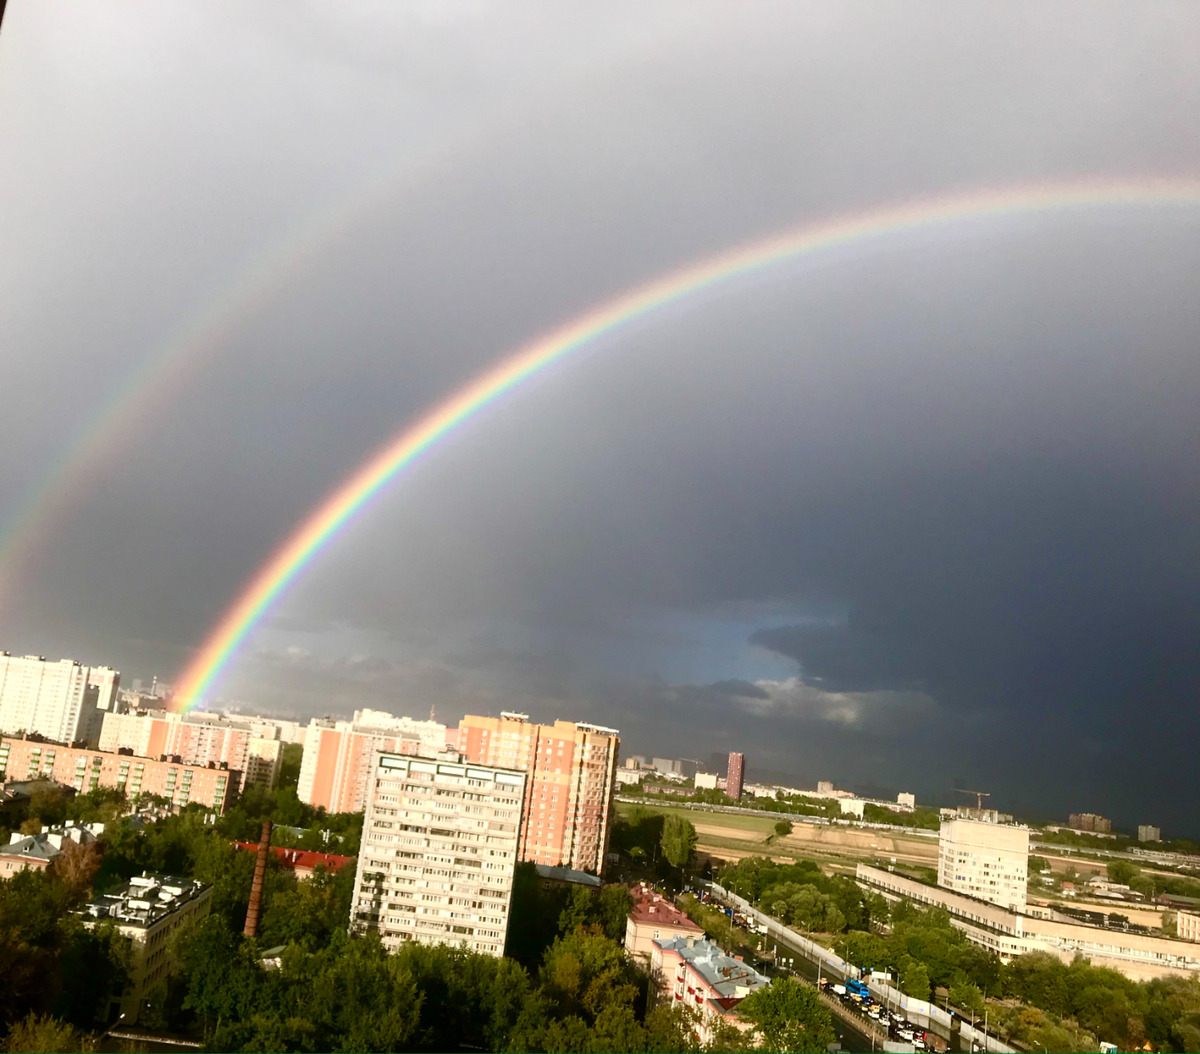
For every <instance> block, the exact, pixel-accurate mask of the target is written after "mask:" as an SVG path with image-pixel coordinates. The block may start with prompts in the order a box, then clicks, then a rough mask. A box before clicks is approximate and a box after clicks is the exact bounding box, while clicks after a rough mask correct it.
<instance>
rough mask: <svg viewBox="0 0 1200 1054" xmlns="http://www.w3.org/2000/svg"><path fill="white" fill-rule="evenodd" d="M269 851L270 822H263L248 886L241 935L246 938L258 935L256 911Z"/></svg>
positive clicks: (260, 896)
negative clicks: (244, 923) (244, 921)
mask: <svg viewBox="0 0 1200 1054" xmlns="http://www.w3.org/2000/svg"><path fill="white" fill-rule="evenodd" d="M270 849H271V821H270V820H263V826H262V841H260V842H259V843H258V858H257V859H256V860H255V861H254V881H253V883H251V885H250V906H249V907H248V908H246V926H245V929H243V930H242V933H243V934H244V935H245V936H247V937H255V936H257V935H258V910H259V907H260V906H261V904H262V888H263V875H264V874H266V870H267V853H268V852H270Z"/></svg>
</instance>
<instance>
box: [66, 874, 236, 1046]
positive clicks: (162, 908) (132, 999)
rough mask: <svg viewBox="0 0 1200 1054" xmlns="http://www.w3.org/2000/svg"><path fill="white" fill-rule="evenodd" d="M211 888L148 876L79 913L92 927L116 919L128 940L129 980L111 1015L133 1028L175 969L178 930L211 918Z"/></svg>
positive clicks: (103, 895) (190, 882) (201, 883)
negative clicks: (153, 994)
mask: <svg viewBox="0 0 1200 1054" xmlns="http://www.w3.org/2000/svg"><path fill="white" fill-rule="evenodd" d="M212 892H213V890H212V886H211V885H209V884H208V883H206V882H196V881H193V880H192V879H188V878H176V877H174V876H172V875H149V874H145V873H143V874H142V875H140V876H137V877H134V878H131V879H130V880H129V881H128V882H127V883H125V884H124V885H121V886H118V887H117V888H116V889H115V890H113V891H112V892H110V893H104V894H101V895H100V896H98V897H96V899H95V900H93V901H92V902H91V903H90V904H89V905H88V906H87V907H86V908H84V909H83V911H81V912H80V913H79V915H80V917H81V918H82V919H83V922H84V924H85V925H87V926H95V925H96V924H97V923H99V922H103V921H104V920H107V919H111V920H112V921H113V923H115V925H116V927H117V932H118V933H120V934H121V936H123V937H125V938H126V939H127V940H128V941H129V947H130V961H129V981H128V983H127V984H126V986H125V990H124V992H122V993H121V995H120V997H119V998H118V1000H117V1002H118V1004H119V1006H118V1007H114V1008H110V1009H109V1012H108V1014H107V1015H106V1017H108V1018H110V1019H111V1018H115V1017H117V1015H118V1013H119V1014H121V1015H123V1017H122V1024H126V1025H131V1024H134V1023H135V1022H136V1021H137V1019H138V1016H139V1014H140V1013H141V1011H142V1007H143V1006H144V1005H145V1003H146V998H147V996H149V994H150V993H151V992H152V991H153V990H154V987H155V985H157V984H158V983H159V982H160V981H162V980H163V979H164V978H165V977H166V976H167V973H168V972H169V970H170V969H171V966H172V965H173V963H172V955H173V952H174V944H175V942H174V941H172V940H171V938H172V937H173V936H174V935H175V934H176V933H177V932H179V930H180V929H181V928H182V927H184V926H187V925H191V924H192V923H195V922H199V921H200V920H201V919H203V918H204V917H205V916H206V915H208V913H209V910H210V907H211V902H212Z"/></svg>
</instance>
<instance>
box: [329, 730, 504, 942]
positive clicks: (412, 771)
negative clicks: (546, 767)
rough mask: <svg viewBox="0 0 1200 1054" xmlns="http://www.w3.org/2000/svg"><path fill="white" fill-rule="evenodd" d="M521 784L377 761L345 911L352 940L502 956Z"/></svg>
mask: <svg viewBox="0 0 1200 1054" xmlns="http://www.w3.org/2000/svg"><path fill="white" fill-rule="evenodd" d="M525 783H526V774H525V773H524V772H519V771H513V770H511V769H507V768H498V767H495V766H490V765H476V764H471V763H468V762H466V761H464V760H463V759H462V756H461V755H460V754H457V753H451V752H444V753H443V756H442V757H441V758H421V757H414V756H411V755H404V754H397V753H388V752H377V753H376V754H375V757H374V765H373V767H372V770H371V780H370V793H369V796H368V800H367V806H366V815H365V817H364V819H363V838H362V847H361V849H360V850H359V856H358V870H357V873H356V875H355V883H354V900H353V902H352V905H351V909H350V919H351V923H350V924H351V928H352V929H353V930H358V931H362V930H367V929H378V931H379V934H380V936H381V937H382V939H383V943H384V945H385V946H386V947H388V948H389V949H393V950H394V949H395V948H396V947H398V946H399V945H400V944H401V943H403V942H404V941H419V942H421V943H424V944H458V945H461V946H462V947H464V948H468V949H470V950H471V951H476V952H481V953H483V954H485V955H494V956H497V957H499V956H502V955H503V954H504V941H505V936H506V934H507V930H508V916H509V908H510V904H511V900H512V885H513V872H514V870H515V869H516V866H517V845H518V839H519V836H520V828H521V803H522V802H523V801H524V798H525Z"/></svg>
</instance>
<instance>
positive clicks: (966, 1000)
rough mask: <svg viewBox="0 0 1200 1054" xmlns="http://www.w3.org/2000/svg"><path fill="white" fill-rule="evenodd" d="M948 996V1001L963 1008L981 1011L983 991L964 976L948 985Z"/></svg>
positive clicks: (978, 1012) (977, 1012)
mask: <svg viewBox="0 0 1200 1054" xmlns="http://www.w3.org/2000/svg"><path fill="white" fill-rule="evenodd" d="M948 997H949V999H950V1002H952V1003H953V1004H954V1005H955V1006H957V1007H959V1008H961V1009H963V1010H967V1011H970V1012H973V1013H976V1014H982V1013H983V993H982V992H981V991H980V990H979V989H978V988H977V987H976V986H975V985H973V984H971V982H970V981H968V980H966V979H965V978H964V979H963V980H961V981H959V982H957V983H956V984H952V985H951V986H950V992H949V996H948Z"/></svg>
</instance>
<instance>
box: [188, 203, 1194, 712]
mask: <svg viewBox="0 0 1200 1054" xmlns="http://www.w3.org/2000/svg"><path fill="white" fill-rule="evenodd" d="M1196 204H1200V180H1190V179H1141V180H1106V181H1101V180H1092V181H1087V182H1075V183H1067V184H1061V183H1060V184H1050V185H1036V186H1018V187H1010V188H1004V189H989V190H981V191H974V192H970V193H964V194H956V195H950V196H944V197H937V198H931V199H923V200H918V201H915V202H908V203H905V204H900V205H894V206H889V207H884V208H877V209H872V210H870V211H867V212H860V213H857V214H854V215H850V216H841V217H836V218H833V219H830V220H826V221H824V222H820V223H815V224H811V225H807V226H803V227H800V228H799V229H795V230H790V231H787V232H784V233H781V234H776V235H774V236H772V237H768V238H765V239H763V240H760V241H755V242H751V243H749V244H746V245H742V246H739V247H736V248H734V249H732V250H729V251H727V252H723V253H721V254H719V255H717V256H715V257H712V258H709V259H706V260H702V261H700V262H699V263H693V264H691V265H689V266H686V267H683V268H681V269H680V270H677V271H674V272H672V273H670V274H667V275H666V276H664V277H660V278H657V279H654V280H652V281H649V282H647V283H645V284H643V285H640V286H638V287H636V288H634V289H632V290H629V291H628V292H625V293H623V294H622V295H620V296H618V297H616V298H615V299H613V300H610V301H608V302H607V303H605V304H602V305H600V306H599V307H595V308H592V309H591V310H589V311H586V312H585V313H583V314H582V315H579V316H577V317H576V318H574V319H572V320H571V321H569V322H567V323H566V324H565V325H563V326H560V327H559V328H558V329H555V330H554V331H553V332H551V333H548V334H546V335H544V336H541V337H538V338H537V339H535V340H534V341H532V342H531V343H529V344H526V345H525V346H524V347H521V348H519V349H517V350H516V351H515V352H514V353H512V354H511V355H509V356H508V357H507V358H505V359H503V360H502V361H501V362H499V363H498V364H497V365H496V366H494V367H493V368H492V369H490V370H488V371H487V372H486V373H484V374H482V375H481V376H479V377H476V378H475V379H474V380H473V381H471V382H470V383H469V384H467V385H466V386H465V387H463V388H461V389H459V390H458V391H456V392H455V393H454V394H452V395H451V396H450V397H449V398H448V399H446V400H445V401H444V402H442V403H441V404H440V405H438V406H436V407H434V408H433V409H432V410H431V411H430V412H429V413H428V414H427V415H426V416H424V417H422V418H421V419H420V420H418V421H416V422H415V423H414V424H411V425H410V426H409V427H407V428H405V429H404V430H403V431H401V432H400V433H399V434H398V435H397V436H395V437H394V438H393V439H392V440H391V441H390V442H388V443H387V444H386V445H384V446H383V447H382V448H381V449H380V450H378V451H377V452H376V453H375V454H374V455H373V456H372V457H371V458H369V459H368V460H367V461H366V462H365V463H364V464H363V465H362V466H361V467H360V468H359V469H358V470H357V471H355V472H354V474H353V475H352V476H350V478H349V479H347V480H346V481H345V482H343V483H342V484H341V485H340V486H339V487H338V488H337V489H336V490H335V491H334V492H333V493H332V494H331V495H330V496H329V497H328V498H327V499H326V500H325V501H324V502H322V503H321V505H320V506H318V507H317V508H316V509H315V510H314V511H313V512H312V513H311V514H310V515H309V516H308V517H307V518H306V519H305V520H304V521H303V522H302V523H301V524H300V525H299V526H298V527H297V528H296V529H295V530H294V531H293V532H292V534H291V535H289V536H288V537H287V539H286V540H285V541H284V543H283V545H282V546H280V548H279V549H277V550H276V551H275V552H274V553H273V554H272V555H271V557H270V559H269V560H268V561H267V562H266V563H265V564H264V565H263V566H262V567H261V568H260V569H259V570H258V571H257V572H256V573H255V574H254V576H253V577H252V578H251V579H250V581H249V583H248V584H247V585H246V586H245V588H244V589H243V590H242V591H241V593H240V594H239V595H238V597H237V599H236V600H235V601H234V603H233V605H232V606H231V607H230V608H229V609H228V610H227V611H226V612H225V613H224V614H223V615H222V616H221V618H220V620H219V621H218V622H217V624H216V625H215V626H214V627H213V628H212V630H211V631H210V633H209V634H208V637H207V638H206V639H205V641H204V643H203V644H202V645H201V647H200V648H199V650H198V651H197V652H196V653H195V655H194V657H193V658H192V660H191V662H190V663H189V664H188V665H187V667H186V668H185V669H184V670H183V671H182V672H181V673H180V675H179V676H178V678H177V680H176V695H175V702H176V706H177V707H179V708H180V709H184V710H187V709H191V708H193V707H195V706H196V705H197V704H198V703H199V702H200V701H201V700H202V698H203V697H204V695H205V693H206V692H208V691H209V690H210V689H211V688H212V686H213V684H214V682H215V681H216V679H217V677H218V676H219V675H220V674H221V672H222V671H223V670H224V669H225V667H226V666H227V665H228V664H229V661H230V659H231V658H232V657H233V655H234V653H235V652H236V651H237V648H238V646H239V645H240V644H241V643H242V641H243V640H245V638H246V636H247V635H248V634H249V633H250V632H251V631H252V630H253V629H254V627H255V626H256V625H257V624H258V622H259V621H260V620H261V619H262V618H263V616H264V615H265V614H266V613H267V611H268V610H269V609H270V607H271V605H272V604H273V603H274V601H275V600H276V599H278V597H279V596H280V594H281V593H282V592H283V591H284V589H285V588H286V587H287V586H288V585H289V583H291V582H292V581H293V580H294V579H295V578H296V576H297V575H298V574H300V572H301V571H302V570H303V569H304V568H305V567H306V566H307V565H308V564H309V563H310V562H311V561H312V560H313V559H314V557H315V556H316V555H317V553H319V552H320V551H321V549H322V548H323V547H324V546H325V545H326V544H327V543H328V542H329V541H330V539H332V538H333V537H334V535H336V534H337V532H338V530H339V529H340V528H341V527H342V526H343V525H345V524H346V523H347V522H348V521H349V520H350V519H351V518H352V517H353V516H354V515H355V514H356V513H357V512H358V511H359V510H360V509H362V508H363V507H364V506H365V505H366V504H367V503H368V502H369V501H370V500H371V499H372V498H373V497H374V496H375V495H376V494H378V493H379V492H380V491H381V490H382V489H383V488H384V487H385V486H386V485H387V484H388V483H389V482H390V481H391V480H392V479H393V478H395V476H396V475H397V474H398V473H400V472H401V471H403V470H404V469H405V468H407V467H408V466H409V465H411V464H413V462H414V461H416V459H417V458H419V457H420V456H421V455H422V454H423V453H425V452H426V451H428V450H429V449H430V448H431V447H433V446H434V444H436V443H437V442H438V440H439V439H441V438H443V437H444V436H446V435H448V434H449V433H450V432H452V431H454V430H455V429H456V428H458V427H459V426H460V425H462V424H464V423H465V422H466V421H468V420H470V419H471V418H472V417H473V416H475V415H476V414H477V413H479V411H481V410H482V409H484V408H485V407H487V406H489V405H490V404H492V403H494V402H496V401H497V400H498V399H500V398H501V396H503V395H505V394H507V393H508V392H510V391H512V390H513V389H515V388H517V387H518V386H519V385H520V384H521V383H522V382H524V381H525V380H527V379H528V378H530V377H532V376H533V375H534V374H536V373H538V372H540V371H542V370H544V369H546V368H547V367H549V366H551V365H552V364H554V363H556V362H558V361H559V360H561V359H563V358H565V357H566V356H568V355H570V354H571V353H572V352H575V351H578V350H579V349H581V348H583V347H585V346H587V345H589V344H591V343H593V342H594V341H596V340H597V339H599V338H600V337H603V336H606V335H608V334H611V333H614V332H615V331H617V330H619V329H620V328H621V327H623V326H626V325H628V324H629V323H631V322H634V321H635V320H637V319H640V318H642V317H644V316H646V315H649V314H651V313H652V312H654V311H657V310H658V309H660V308H662V307H663V306H664V305H666V304H670V303H673V302H674V301H677V300H680V299H681V298H683V297H688V296H694V295H696V294H699V293H701V292H704V291H705V290H708V289H711V288H712V287H713V286H716V285H718V284H721V283H724V282H728V281H730V280H732V279H735V278H739V277H742V276H745V275H749V274H752V273H754V272H757V271H761V270H763V269H764V268H768V267H771V266H773V265H775V264H778V263H781V262H783V261H786V260H794V259H796V258H797V257H801V256H805V255H807V254H811V253H817V252H823V251H827V250H830V249H835V248H838V247H841V246H848V245H852V244H854V243H857V242H864V241H867V240H869V239H875V238H880V237H884V236H888V235H900V234H905V233H911V232H914V231H919V230H922V229H925V228H931V227H937V226H945V225H948V224H955V223H961V222H964V221H981V220H988V219H995V218H999V217H1005V216H1012V215H1018V214H1029V213H1038V212H1049V211H1057V210H1062V209H1080V208H1092V207H1097V206H1145V205H1160V206H1161V205H1196Z"/></svg>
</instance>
